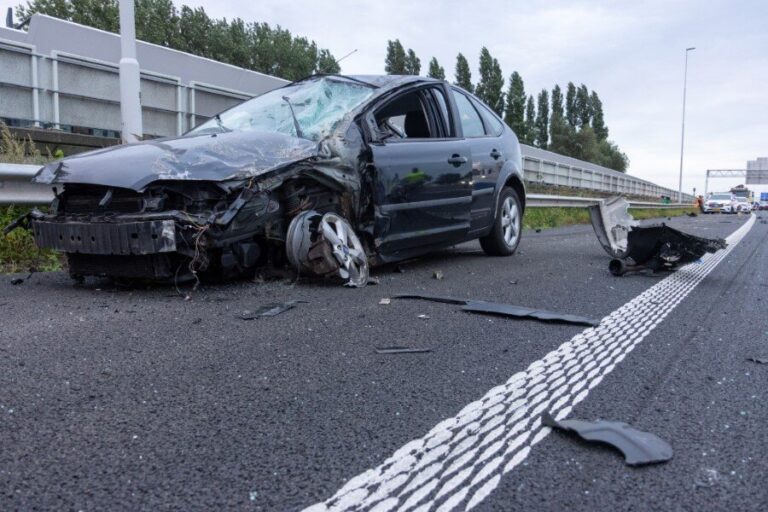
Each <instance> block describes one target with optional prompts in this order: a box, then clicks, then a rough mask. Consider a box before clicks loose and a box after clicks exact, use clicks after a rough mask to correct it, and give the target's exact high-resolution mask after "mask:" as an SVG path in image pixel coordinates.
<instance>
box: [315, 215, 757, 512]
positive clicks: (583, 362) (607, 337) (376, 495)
mask: <svg viewBox="0 0 768 512" xmlns="http://www.w3.org/2000/svg"><path fill="white" fill-rule="evenodd" d="M754 222H755V216H754V215H752V216H751V218H750V219H749V220H748V221H747V222H746V223H745V224H744V225H743V226H742V227H741V228H739V229H738V230H737V231H735V232H734V233H733V234H731V235H730V236H729V237H728V238H727V241H728V247H727V248H726V249H724V250H722V251H719V252H718V253H716V254H708V255H706V256H704V258H702V260H701V262H700V263H693V264H690V265H686V266H685V267H683V268H681V269H679V270H678V271H677V272H675V273H673V274H671V275H670V276H669V277H667V278H665V279H664V280H662V281H660V282H658V283H657V284H656V285H654V286H652V287H651V288H649V289H648V290H646V291H645V292H643V293H641V294H640V295H638V296H637V297H635V298H634V299H633V300H631V301H630V302H628V303H626V304H624V305H623V306H622V307H620V308H619V309H617V310H615V311H614V312H613V313H611V314H610V315H608V316H606V317H605V318H603V319H602V320H601V322H600V325H598V326H597V327H593V328H589V329H586V330H584V331H583V332H581V333H579V334H577V335H576V336H574V337H573V338H571V339H570V340H569V341H567V342H565V343H563V344H562V345H560V347H558V348H557V349H556V350H553V351H552V352H550V353H549V354H547V355H545V356H544V357H543V358H541V359H540V360H538V361H535V362H533V363H531V364H530V365H529V366H528V368H527V369H526V370H524V371H522V372H519V373H516V374H515V375H513V376H512V377H510V378H509V380H507V382H506V383H505V384H502V385H500V386H496V387H495V388H493V389H491V390H490V391H488V392H487V393H486V394H485V396H483V397H482V398H480V399H479V400H477V401H475V402H472V403H471V404H469V405H467V406H466V407H464V409H462V410H461V411H460V412H459V413H458V414H457V415H456V416H454V417H452V418H448V419H446V420H444V421H442V422H440V423H439V424H437V425H436V426H435V427H433V428H432V430H430V431H429V432H428V433H427V434H426V435H425V436H424V437H422V438H420V439H415V440H413V441H411V442H409V443H408V444H406V445H405V446H403V447H402V448H400V449H399V450H397V451H396V452H395V453H394V454H393V455H392V456H391V457H390V458H388V459H387V460H385V461H384V462H383V463H382V464H381V465H380V466H378V467H376V468H373V469H369V470H368V471H366V472H364V473H362V474H360V475H358V476H356V477H354V478H352V479H351V480H349V481H348V482H347V483H346V484H345V485H344V487H342V488H341V489H340V490H339V491H338V492H336V494H334V495H333V496H332V497H331V498H329V499H328V500H326V501H325V502H322V503H318V504H316V505H313V506H311V507H309V508H307V509H305V512H321V511H322V512H331V511H358V510H366V511H369V510H370V511H374V510H375V511H376V512H387V511H395V510H397V511H403V512H405V511H414V512H416V511H418V512H426V511H431V510H436V511H439V512H443V511H449V510H454V509H459V510H461V509H463V510H470V509H472V508H473V507H474V506H476V505H477V504H478V503H480V502H482V501H483V500H484V499H485V498H486V497H488V496H489V495H490V494H491V493H492V492H493V490H494V489H495V488H496V487H497V486H498V485H499V483H500V482H501V479H502V476H503V475H504V474H505V473H509V472H510V471H512V470H513V469H514V468H515V467H516V466H517V465H518V464H520V463H521V462H522V461H523V460H525V458H526V457H527V456H528V454H529V453H530V451H531V449H532V448H533V447H534V446H535V445H536V444H537V443H539V442H541V440H543V439H544V438H545V437H546V436H547V435H549V432H550V429H549V428H547V427H543V426H542V425H541V420H540V417H541V413H542V412H544V411H545V410H548V411H550V412H552V415H553V416H554V417H555V418H557V419H562V418H564V417H566V416H567V415H568V414H569V413H570V412H571V410H572V409H573V407H574V406H575V405H576V404H578V403H579V402H581V401H582V400H584V399H585V398H586V397H587V395H588V394H589V392H590V390H592V389H593V388H594V387H595V386H597V385H598V384H599V383H600V381H602V379H603V377H605V375H607V374H609V373H610V372H611V371H613V369H614V368H615V367H616V365H617V364H619V363H620V362H621V361H622V360H623V359H624V358H625V357H626V356H627V354H629V353H630V352H631V351H632V349H634V348H635V346H637V344H638V343H640V342H641V341H642V340H643V339H644V338H645V337H646V336H648V334H650V333H651V331H653V329H654V328H656V326H657V325H659V323H661V321H662V320H664V318H666V316H667V315H669V314H670V313H671V312H672V311H673V310H674V309H675V307H676V306H677V305H678V304H679V303H680V302H681V301H682V300H683V299H684V298H685V297H686V296H687V295H688V294H689V293H690V292H691V291H692V290H693V289H694V288H695V287H696V286H697V285H698V284H699V283H700V282H701V281H702V280H703V279H704V278H705V277H706V276H707V275H708V274H709V273H710V272H711V271H712V269H714V268H715V267H716V266H717V264H718V263H720V262H721V261H722V260H723V259H724V258H725V257H726V256H727V255H728V254H729V253H730V252H731V251H732V250H733V248H734V247H735V246H736V245H737V244H738V243H739V242H740V241H741V239H742V238H744V236H745V235H746V234H747V233H748V232H749V230H750V229H751V228H752V225H753V224H754Z"/></svg>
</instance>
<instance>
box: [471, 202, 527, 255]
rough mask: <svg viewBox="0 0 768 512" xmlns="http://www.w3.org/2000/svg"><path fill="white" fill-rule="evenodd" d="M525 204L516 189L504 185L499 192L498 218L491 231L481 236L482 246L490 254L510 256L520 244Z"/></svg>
mask: <svg viewBox="0 0 768 512" xmlns="http://www.w3.org/2000/svg"><path fill="white" fill-rule="evenodd" d="M522 226H523V205H522V202H521V201H520V197H519V196H518V195H517V192H516V191H515V189H513V188H510V187H504V188H503V189H501V193H500V194H499V201H498V205H497V206H496V218H495V220H494V222H493V227H492V228H491V232H490V233H488V234H487V235H486V236H484V237H482V238H480V247H482V248H483V251H485V254H487V255H488V256H509V255H511V254H512V253H514V252H515V250H516V249H517V246H518V245H519V244H520V236H521V235H522Z"/></svg>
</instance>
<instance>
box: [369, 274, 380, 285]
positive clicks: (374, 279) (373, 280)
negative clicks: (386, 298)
mask: <svg viewBox="0 0 768 512" xmlns="http://www.w3.org/2000/svg"><path fill="white" fill-rule="evenodd" d="M368 284H369V285H370V284H374V285H375V284H381V280H380V279H379V278H378V277H373V276H368Z"/></svg>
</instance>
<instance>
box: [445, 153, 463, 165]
mask: <svg viewBox="0 0 768 512" xmlns="http://www.w3.org/2000/svg"><path fill="white" fill-rule="evenodd" d="M448 163H449V164H451V165H453V166H455V167H458V166H460V165H463V164H465V163H467V157H465V156H461V155H458V154H454V155H451V158H449V159H448Z"/></svg>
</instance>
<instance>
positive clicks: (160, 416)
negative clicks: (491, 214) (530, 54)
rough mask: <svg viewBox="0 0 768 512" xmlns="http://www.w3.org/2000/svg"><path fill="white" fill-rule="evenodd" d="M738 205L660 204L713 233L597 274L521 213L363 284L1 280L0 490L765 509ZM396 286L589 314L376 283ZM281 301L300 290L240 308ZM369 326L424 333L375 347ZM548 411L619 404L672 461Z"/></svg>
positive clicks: (25, 499)
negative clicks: (519, 313)
mask: <svg viewBox="0 0 768 512" xmlns="http://www.w3.org/2000/svg"><path fill="white" fill-rule="evenodd" d="M763 217H768V216H766V215H763ZM753 218H754V217H748V216H739V217H737V216H723V215H712V216H699V217H696V218H680V219H673V220H672V221H671V222H670V224H671V225H672V226H674V227H678V228H681V229H683V230H686V231H688V232H691V233H694V234H698V235H701V236H708V237H726V236H730V238H729V242H730V245H729V248H728V249H726V250H725V251H721V252H720V253H718V254H716V255H711V256H707V257H705V258H704V259H703V261H702V262H700V263H695V264H692V265H691V266H689V267H687V268H686V269H684V270H681V271H679V272H676V273H674V274H672V275H670V276H668V277H663V278H654V277H645V276H626V277H622V278H616V277H613V276H611V275H610V274H609V273H608V272H607V264H608V257H607V255H606V254H605V253H604V252H603V250H602V248H601V247H600V246H599V245H598V243H597V240H596V238H595V236H594V234H593V233H592V230H591V227H588V226H578V227H571V228H562V229H554V230H547V231H543V232H541V233H533V232H526V233H525V234H524V238H523V241H522V244H521V246H520V250H519V252H518V254H516V255H514V256H513V257H510V258H488V257H485V256H483V255H482V253H481V252H480V250H479V246H478V245H477V244H474V243H472V244H465V245H462V246H459V247H456V248H454V249H451V250H447V251H443V252H440V253H438V254H434V255H432V256H430V257H426V258H422V259H419V260H416V261H412V262H408V263H406V264H404V265H402V269H403V270H404V272H402V273H400V272H397V271H396V270H395V267H385V268H382V269H379V270H377V271H375V272H374V275H376V276H377V277H379V278H380V279H381V284H379V285H378V286H368V287H366V288H364V289H345V288H341V287H338V286H336V285H332V284H328V283H324V282H319V281H311V280H301V281H299V282H298V283H294V282H290V281H270V282H266V283H251V282H236V283H229V284H222V285H216V286H206V287H204V288H203V289H201V290H198V291H197V292H195V293H193V294H192V298H191V300H184V299H182V298H181V297H180V296H179V295H178V294H177V293H176V290H175V289H174V288H173V287H154V288H150V289H145V288H139V289H132V290H129V289H122V288H117V287H115V286H112V285H110V284H109V283H108V282H106V281H102V280H89V281H88V282H87V283H86V285H85V286H83V287H75V286H73V284H72V282H71V281H70V280H69V278H68V277H67V276H66V275H64V274H58V273H52V274H36V275H34V276H33V277H32V278H31V279H29V280H28V281H26V282H24V283H23V284H21V285H18V286H12V285H11V284H10V283H9V281H10V279H9V278H7V277H4V278H2V281H1V282H0V311H1V312H2V317H0V510H4V511H10V510H185V511H187V510H189V511H191V510H300V509H303V508H306V507H314V508H313V510H464V509H466V508H469V507H474V508H473V510H483V511H485V510H504V511H506V510H573V511H588V510H612V511H613V510H665V511H669V510H690V511H700V510H729V511H734V510H766V508H767V507H768V485H766V482H768V427H766V424H768V402H767V399H768V396H767V394H766V390H768V364H757V363H755V362H751V361H748V360H747V358H748V357H753V356H757V357H764V358H768V279H766V272H768V270H767V269H768V243H766V241H767V240H768V225H765V224H762V223H761V222H760V221H759V220H757V221H755V220H750V219H753ZM437 270H440V271H442V273H443V275H444V278H443V279H441V280H438V279H434V278H433V272H435V271H437ZM398 292H421V293H430V294H435V295H450V296H457V297H462V298H475V299H485V300H492V301H497V302H505V303H511V304H517V305H522V306H529V307H537V308H544V309H548V310H553V311H559V312H564V313H572V314H577V315H584V316H587V317H592V318H595V319H597V320H601V319H602V321H601V324H600V326H599V327H597V328H596V329H591V328H590V329H586V330H585V328H584V327H583V326H573V325H563V324H552V323H542V322H538V321H534V320H514V319H507V318H500V317H489V316H484V315H477V314H470V313H466V312H462V311H461V310H460V308H459V307H457V306H454V305H449V304H439V303H431V302H422V301H413V300H398V299H392V301H391V303H390V304H388V305H386V304H380V299H382V298H385V297H390V296H392V295H393V294H395V293H398ZM287 300H305V301H308V302H307V303H301V304H298V305H297V306H296V307H295V308H294V309H292V310H289V311H287V312H285V313H282V314H280V315H278V316H274V317H269V318H259V319H255V320H250V321H245V320H242V319H239V318H237V315H239V314H241V313H242V312H243V311H245V310H254V309H256V308H258V307H260V306H263V305H265V304H268V303H274V302H283V301H287ZM420 315H426V316H427V318H420ZM391 346H407V347H412V348H429V349H431V352H428V353H420V354H400V355H383V354H377V353H376V352H375V349H376V348H381V347H391ZM545 410H546V411H551V412H553V414H555V415H556V416H558V417H566V416H567V417H568V418H583V419H590V420H591V419H597V418H604V419H610V420H618V421H624V422H627V423H630V424H632V425H633V426H635V427H637V428H639V429H642V430H646V431H649V432H653V433H654V434H656V435H658V436H660V437H661V438H663V439H665V440H666V441H668V442H669V443H670V444H671V445H672V447H673V448H674V458H673V459H672V460H671V461H669V462H667V463H663V464H657V465H651V466H644V467H638V468H633V467H629V466H627V465H626V464H625V463H624V460H623V458H622V456H621V454H620V453H618V452H616V451H614V450H612V449H610V448H608V447H605V446H602V445H596V444H588V443H586V442H583V441H579V440H577V439H576V438H574V437H571V436H567V435H564V434H562V433H559V432H550V429H548V428H545V427H542V426H541V425H540V420H539V418H540V415H541V412H543V411H545Z"/></svg>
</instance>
